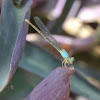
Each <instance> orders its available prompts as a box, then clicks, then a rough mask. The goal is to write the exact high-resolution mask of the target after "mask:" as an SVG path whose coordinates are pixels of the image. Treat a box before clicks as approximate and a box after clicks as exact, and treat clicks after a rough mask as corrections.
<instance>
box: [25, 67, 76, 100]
mask: <svg viewBox="0 0 100 100" xmlns="http://www.w3.org/2000/svg"><path fill="white" fill-rule="evenodd" d="M67 67H69V66H67ZM67 67H58V68H56V69H55V70H54V71H53V72H51V73H50V74H49V75H48V76H47V77H46V78H45V79H44V80H43V81H42V82H41V83H40V84H39V85H38V86H37V87H36V88H35V89H34V90H33V91H32V92H31V93H30V94H29V95H28V96H27V97H26V98H25V100H69V95H70V81H71V77H72V75H73V74H74V67H73V66H72V67H69V68H67Z"/></svg>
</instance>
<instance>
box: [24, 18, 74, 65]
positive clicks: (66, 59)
mask: <svg viewBox="0 0 100 100" xmlns="http://www.w3.org/2000/svg"><path fill="white" fill-rule="evenodd" d="M34 20H35V22H36V24H37V26H38V27H39V28H40V30H41V31H40V30H39V29H38V28H37V27H36V26H34V25H33V24H32V23H31V22H30V21H29V20H27V19H25V22H27V23H28V24H29V25H31V26H32V27H33V28H34V29H35V30H36V31H37V32H38V33H39V34H40V35H41V36H43V37H44V38H45V39H46V40H47V41H48V42H49V43H50V44H51V45H52V46H53V47H54V48H55V49H57V50H58V51H59V52H60V54H61V56H62V57H63V58H64V60H63V62H62V66H63V65H64V66H66V64H72V63H73V61H74V57H69V55H68V53H67V51H66V50H64V49H63V48H62V47H61V46H60V44H59V43H58V42H57V41H56V40H55V38H53V37H52V35H51V33H50V32H49V30H48V29H47V27H46V26H45V25H44V24H43V22H42V21H41V20H40V19H39V18H38V17H34Z"/></svg>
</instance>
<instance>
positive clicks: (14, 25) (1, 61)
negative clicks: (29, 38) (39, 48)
mask: <svg viewBox="0 0 100 100" xmlns="http://www.w3.org/2000/svg"><path fill="white" fill-rule="evenodd" d="M30 5H31V2H30V1H29V2H27V3H26V4H25V6H24V7H23V8H21V9H19V8H16V7H15V6H14V5H13V2H12V0H4V4H3V7H2V13H1V25H0V92H1V91H2V90H3V89H4V88H5V87H6V85H7V84H8V82H9V81H10V79H11V77H12V75H13V74H14V72H15V70H16V67H17V64H18V62H19V59H20V56H21V53H22V51H23V48H24V44H25V35H26V34H25V33H26V31H27V28H28V26H27V25H25V24H24V23H23V25H22V21H23V20H24V17H25V14H26V12H27V10H29V7H30ZM26 17H27V18H29V13H28V14H27V15H26ZM21 25H22V28H21ZM23 28H24V31H22V30H23ZM21 36H23V37H21ZM18 42H20V43H18Z"/></svg>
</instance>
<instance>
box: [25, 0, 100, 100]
mask: <svg viewBox="0 0 100 100" xmlns="http://www.w3.org/2000/svg"><path fill="white" fill-rule="evenodd" d="M34 6H35V7H34ZM34 16H38V17H39V18H40V19H41V20H42V21H43V23H44V24H45V25H46V26H47V28H48V30H49V31H50V32H51V34H52V35H53V37H54V38H55V39H56V40H57V41H58V42H59V43H60V44H61V46H62V48H64V49H65V50H66V51H67V52H68V53H69V55H70V56H73V57H75V61H74V67H75V70H76V71H77V72H78V73H79V75H81V76H82V77H84V78H85V79H86V80H87V81H88V82H89V83H91V84H92V85H94V86H95V87H97V88H98V89H100V1H99V0H49V1H47V0H43V1H41V2H39V3H37V4H36V5H33V6H32V9H31V19H30V20H31V22H32V23H33V24H34V25H36V24H35V22H34V20H33V17H34ZM33 33H34V34H33ZM26 40H27V41H29V42H31V43H33V44H36V45H38V46H40V47H42V48H43V49H45V50H46V51H47V52H49V53H51V54H52V55H53V56H55V57H56V58H57V59H60V60H62V57H61V56H60V54H59V53H58V52H57V51H56V50H55V49H54V48H53V47H52V46H51V45H50V44H49V43H48V42H47V41H45V40H44V39H43V38H42V37H41V36H40V35H39V34H36V32H35V31H34V29H32V28H31V27H29V34H28V35H27V37H26ZM77 84H78V83H77ZM79 85H81V84H79ZM70 100H87V99H86V98H85V97H83V96H80V95H79V96H78V95H75V94H73V93H72V92H71V99H70ZM95 100H97V99H95Z"/></svg>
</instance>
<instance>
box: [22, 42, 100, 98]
mask: <svg viewBox="0 0 100 100" xmlns="http://www.w3.org/2000/svg"><path fill="white" fill-rule="evenodd" d="M58 66H61V61H60V60H58V59H56V58H55V57H54V56H53V55H51V54H49V53H48V52H46V51H44V50H43V49H41V48H40V47H38V46H36V45H32V44H30V43H28V42H27V43H26V46H25V50H24V53H23V56H22V59H21V61H20V67H21V68H23V69H26V70H28V71H30V72H32V73H36V74H37V75H40V76H42V77H46V76H47V75H48V74H49V73H50V72H51V71H53V70H54V69H55V68H56V67H58ZM74 67H75V65H74ZM71 91H73V92H75V93H77V94H80V95H83V96H85V97H88V98H89V99H91V100H99V98H100V95H99V93H100V90H99V89H97V88H96V87H95V86H93V85H92V84H90V83H89V82H88V81H87V80H86V79H85V77H83V76H82V75H81V74H78V72H77V70H76V71H75V74H74V75H73V77H72V79H71Z"/></svg>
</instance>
